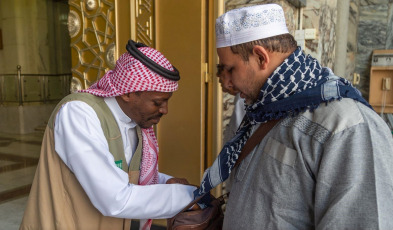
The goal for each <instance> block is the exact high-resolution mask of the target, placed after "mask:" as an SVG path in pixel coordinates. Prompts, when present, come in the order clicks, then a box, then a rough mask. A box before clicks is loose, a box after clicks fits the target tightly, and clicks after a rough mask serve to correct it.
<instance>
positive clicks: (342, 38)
mask: <svg viewBox="0 0 393 230" xmlns="http://www.w3.org/2000/svg"><path fill="white" fill-rule="evenodd" d="M349 1H350V0H340V1H337V24H336V52H335V58H334V65H333V68H334V73H335V74H336V75H337V76H340V77H344V78H348V77H349V76H345V72H346V71H345V70H346V59H347V42H348V20H349Z"/></svg>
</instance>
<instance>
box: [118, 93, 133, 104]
mask: <svg viewBox="0 0 393 230" xmlns="http://www.w3.org/2000/svg"><path fill="white" fill-rule="evenodd" d="M119 97H120V99H121V100H123V101H125V102H129V101H131V93H126V94H122V95H120V96H119Z"/></svg>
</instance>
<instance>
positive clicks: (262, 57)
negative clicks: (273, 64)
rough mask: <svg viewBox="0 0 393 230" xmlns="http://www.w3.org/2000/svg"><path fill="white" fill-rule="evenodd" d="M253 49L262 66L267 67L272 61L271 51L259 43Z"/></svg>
mask: <svg viewBox="0 0 393 230" xmlns="http://www.w3.org/2000/svg"><path fill="white" fill-rule="evenodd" d="M252 51H253V53H254V54H255V55H256V56H257V58H258V63H259V65H260V68H261V69H266V68H267V66H268V64H269V62H270V57H269V52H268V51H267V50H266V49H265V48H263V47H262V46H258V45H256V46H254V48H252Z"/></svg>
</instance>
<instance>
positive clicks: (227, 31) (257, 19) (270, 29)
mask: <svg viewBox="0 0 393 230" xmlns="http://www.w3.org/2000/svg"><path fill="white" fill-rule="evenodd" d="M286 33H289V32H288V28H287V25H286V23H285V16H284V10H283V9H282V7H281V6H279V5H277V4H263V5H256V6H249V7H244V8H239V9H234V10H230V11H228V12H226V13H225V14H223V15H221V16H220V17H218V18H217V20H216V47H217V48H221V47H227V46H233V45H238V44H242V43H245V42H250V41H255V40H259V39H263V38H268V37H273V36H277V35H280V34H286Z"/></svg>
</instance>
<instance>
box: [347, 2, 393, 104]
mask: <svg viewBox="0 0 393 230" xmlns="http://www.w3.org/2000/svg"><path fill="white" fill-rule="evenodd" d="M355 2H356V4H351V9H352V6H354V8H355V7H356V8H357V11H355V10H354V12H356V13H358V16H357V17H358V27H357V50H356V51H355V56H356V57H355V63H356V64H355V68H354V71H355V72H357V73H359V74H360V84H359V85H358V86H357V87H358V88H359V89H360V90H361V92H362V93H363V96H364V97H365V98H366V99H367V98H368V95H369V84H370V67H371V56H372V52H373V50H375V49H393V24H392V23H393V22H392V17H393V1H392V0H358V1H355ZM351 13H352V12H351Z"/></svg>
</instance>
